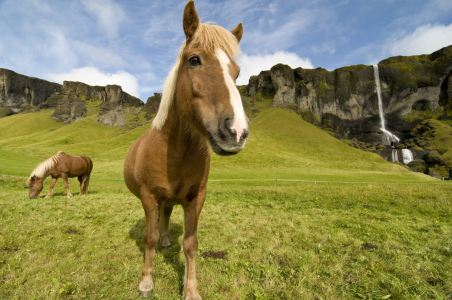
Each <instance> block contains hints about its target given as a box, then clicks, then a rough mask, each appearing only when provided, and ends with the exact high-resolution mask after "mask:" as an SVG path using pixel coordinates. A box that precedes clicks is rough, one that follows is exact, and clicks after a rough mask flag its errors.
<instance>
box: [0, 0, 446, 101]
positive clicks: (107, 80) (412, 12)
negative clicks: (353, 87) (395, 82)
mask: <svg viewBox="0 0 452 300" xmlns="http://www.w3.org/2000/svg"><path fill="white" fill-rule="evenodd" d="M185 3H186V1H185V0H165V1H156V0H147V1H144V0H127V1H119V0H116V1H115V0H65V1H60V0H54V1H50V0H49V1H45V0H0V68H6V69H10V70H13V71H15V72H17V73H21V74H24V75H28V76H33V77H38V78H42V79H46V80H49V81H54V82H59V83H62V82H63V80H72V81H82V82H85V83H87V84H90V85H106V84H119V85H121V86H122V87H123V89H124V90H125V91H126V92H128V93H130V94H132V95H134V96H137V97H139V98H140V99H142V100H143V101H146V99H147V98H148V97H149V96H152V95H153V93H154V92H161V90H162V82H163V80H164V78H165V77H166V76H167V74H168V72H169V70H170V69H171V67H172V66H173V64H174V62H175V60H176V56H177V52H178V49H179V46H180V44H181V43H182V41H183V40H184V38H185V37H184V34H183V30H182V12H183V8H184V5H185ZM195 6H196V9H197V11H198V15H199V16H200V18H201V19H202V21H203V22H206V21H211V22H214V23H216V24H218V25H220V26H223V27H225V28H227V29H232V28H234V27H235V26H236V25H237V24H238V23H239V22H242V23H243V25H244V35H243V38H242V42H241V47H242V52H243V53H244V55H243V56H242V58H241V59H240V61H239V62H238V63H239V65H240V66H241V75H240V77H239V79H238V82H237V83H238V84H247V83H248V79H249V77H250V76H251V75H257V74H258V73H259V72H260V71H261V70H268V69H270V68H271V67H272V66H273V65H275V64H276V63H279V62H281V63H286V64H288V65H290V66H291V67H292V68H296V67H304V68H317V67H322V68H325V69H328V70H334V69H336V68H339V67H343V66H348V65H355V64H367V65H370V64H375V63H378V62H379V61H380V60H382V59H385V58H387V57H390V56H395V55H418V54H429V53H431V52H433V51H436V50H438V49H440V48H442V47H445V46H448V45H451V44H452V1H451V0H434V1H425V0H424V1H420V0H409V1H405V0H398V1H397V0H378V1H374V0H354V1H351V0H350V1H345V0H344V1H341V0H324V1H322V0H317V1H268V0H226V1H223V0H216V1H206V0H195Z"/></svg>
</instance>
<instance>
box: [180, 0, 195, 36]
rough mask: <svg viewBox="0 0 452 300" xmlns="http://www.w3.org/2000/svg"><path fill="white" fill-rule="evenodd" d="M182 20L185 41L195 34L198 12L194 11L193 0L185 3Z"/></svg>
mask: <svg viewBox="0 0 452 300" xmlns="http://www.w3.org/2000/svg"><path fill="white" fill-rule="evenodd" d="M183 22H184V23H183V25H184V32H185V36H186V38H187V41H189V40H190V39H191V38H192V36H193V35H194V34H195V32H196V29H198V25H199V18H198V13H197V12H196V8H195V2H193V0H190V1H188V2H187V4H185V9H184V21H183Z"/></svg>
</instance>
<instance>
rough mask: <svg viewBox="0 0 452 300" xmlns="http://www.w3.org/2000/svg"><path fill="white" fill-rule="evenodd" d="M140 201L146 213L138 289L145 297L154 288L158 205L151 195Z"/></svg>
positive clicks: (157, 237) (157, 238)
mask: <svg viewBox="0 0 452 300" xmlns="http://www.w3.org/2000/svg"><path fill="white" fill-rule="evenodd" d="M141 202H142V204H143V208H144V212H145V215H146V231H145V234H144V248H145V252H146V253H145V258H144V266H143V270H142V276H143V277H142V279H141V282H140V285H139V286H138V291H139V292H140V293H141V294H142V295H143V296H144V297H146V296H147V295H148V294H149V293H150V292H151V291H152V289H153V288H154V282H153V281H152V274H153V272H154V267H153V264H152V259H153V258H154V255H155V247H156V246H157V243H158V240H159V232H158V207H157V203H156V201H154V198H153V197H152V196H149V197H142V199H141Z"/></svg>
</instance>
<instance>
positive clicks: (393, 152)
mask: <svg viewBox="0 0 452 300" xmlns="http://www.w3.org/2000/svg"><path fill="white" fill-rule="evenodd" d="M392 161H393V162H397V161H399V158H398V155H397V149H393V150H392Z"/></svg>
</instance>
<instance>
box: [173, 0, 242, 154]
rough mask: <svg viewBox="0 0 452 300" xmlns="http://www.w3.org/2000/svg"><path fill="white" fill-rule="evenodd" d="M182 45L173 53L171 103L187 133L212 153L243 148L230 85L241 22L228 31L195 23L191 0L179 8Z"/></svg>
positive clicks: (239, 110)
mask: <svg viewBox="0 0 452 300" xmlns="http://www.w3.org/2000/svg"><path fill="white" fill-rule="evenodd" d="M183 28H184V31H185V36H186V41H185V43H184V45H183V47H182V50H181V52H180V54H179V59H178V63H179V68H178V70H177V71H178V75H177V77H178V80H177V83H176V95H175V101H176V102H178V103H177V107H178V109H179V113H180V114H181V115H182V116H183V118H184V121H185V122H186V125H187V126H188V127H189V128H190V130H195V131H197V132H199V133H201V135H204V136H206V137H208V138H209V140H210V144H211V146H212V149H213V151H215V153H217V154H220V155H231V154H236V153H237V152H239V151H240V150H242V148H243V147H244V146H245V142H246V140H247V138H248V135H249V124H248V123H249V122H248V118H247V117H246V115H245V111H244V109H243V105H242V99H241V97H240V93H239V91H238V90H237V87H236V85H235V81H236V79H237V77H238V75H239V72H240V68H239V66H238V65H237V64H236V63H235V61H234V59H233V58H234V56H236V55H238V54H240V48H239V45H238V44H239V42H240V39H241V38H242V34H243V26H242V23H239V24H238V25H237V27H235V28H234V29H233V30H232V31H228V30H226V29H224V28H222V27H219V26H215V25H209V24H201V23H200V22H199V19H198V14H197V12H196V9H195V6H194V3H193V1H191V0H190V1H189V2H188V3H187V4H186V6H185V10H184V18H183Z"/></svg>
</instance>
